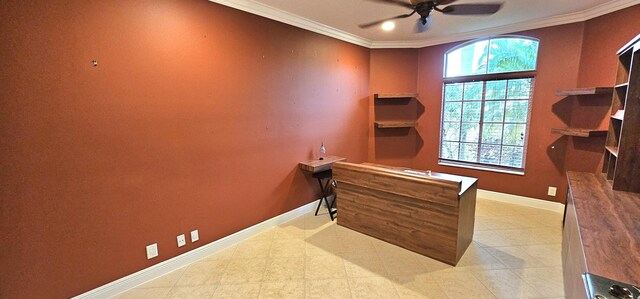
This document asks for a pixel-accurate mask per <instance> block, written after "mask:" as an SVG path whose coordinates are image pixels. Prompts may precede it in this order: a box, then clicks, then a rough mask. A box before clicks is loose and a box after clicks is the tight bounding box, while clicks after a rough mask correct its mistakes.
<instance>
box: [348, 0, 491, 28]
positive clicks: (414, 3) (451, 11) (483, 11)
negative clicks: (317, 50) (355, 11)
mask: <svg viewBox="0 0 640 299" xmlns="http://www.w3.org/2000/svg"><path fill="white" fill-rule="evenodd" d="M370 1H376V2H382V3H387V4H392V5H398V6H402V7H406V8H408V9H411V13H407V14H403V15H399V16H395V17H391V18H386V19H382V20H378V21H375V22H369V23H364V24H360V25H358V27H360V28H369V27H372V26H376V25H378V24H382V23H384V22H386V21H391V20H395V19H404V18H408V17H410V16H412V15H414V14H416V13H417V14H418V15H419V16H420V18H419V19H418V22H417V23H416V27H415V31H416V32H424V31H427V30H428V29H429V27H431V18H430V17H429V15H430V14H431V12H432V11H434V10H435V11H437V12H440V13H443V14H447V15H491V14H494V13H496V12H497V11H498V10H500V8H501V7H502V3H478V4H453V5H449V4H451V3H453V2H456V0H433V1H431V0H429V1H427V0H411V3H409V2H405V1H401V0H370ZM441 5H447V6H445V7H442V8H440V7H439V6H441Z"/></svg>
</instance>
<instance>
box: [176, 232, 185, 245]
mask: <svg viewBox="0 0 640 299" xmlns="http://www.w3.org/2000/svg"><path fill="white" fill-rule="evenodd" d="M176 240H178V247H182V246H184V245H187V240H186V239H185V236H184V234H182V235H179V236H178V237H176Z"/></svg>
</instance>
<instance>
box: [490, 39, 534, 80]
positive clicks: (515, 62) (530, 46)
mask: <svg viewBox="0 0 640 299" xmlns="http://www.w3.org/2000/svg"><path fill="white" fill-rule="evenodd" d="M537 56H538V42H537V41H533V40H529V39H521V38H496V39H492V40H491V45H490V47H489V67H488V73H489V74H493V73H505V72H516V71H530V70H535V69H536V60H537Z"/></svg>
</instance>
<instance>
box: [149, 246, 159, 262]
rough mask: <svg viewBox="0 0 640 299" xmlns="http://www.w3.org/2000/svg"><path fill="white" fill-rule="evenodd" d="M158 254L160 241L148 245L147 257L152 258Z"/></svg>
mask: <svg viewBox="0 0 640 299" xmlns="http://www.w3.org/2000/svg"><path fill="white" fill-rule="evenodd" d="M156 256H158V243H153V244H151V245H149V246H147V259H148V260H150V259H152V258H154V257H156Z"/></svg>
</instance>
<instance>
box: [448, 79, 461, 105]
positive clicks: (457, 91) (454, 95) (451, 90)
mask: <svg viewBox="0 0 640 299" xmlns="http://www.w3.org/2000/svg"><path fill="white" fill-rule="evenodd" d="M462 86H463V85H462V83H456V84H447V85H445V86H444V100H445V101H462Z"/></svg>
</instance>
